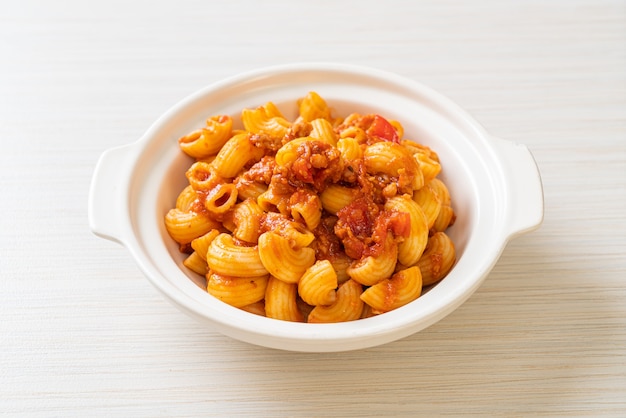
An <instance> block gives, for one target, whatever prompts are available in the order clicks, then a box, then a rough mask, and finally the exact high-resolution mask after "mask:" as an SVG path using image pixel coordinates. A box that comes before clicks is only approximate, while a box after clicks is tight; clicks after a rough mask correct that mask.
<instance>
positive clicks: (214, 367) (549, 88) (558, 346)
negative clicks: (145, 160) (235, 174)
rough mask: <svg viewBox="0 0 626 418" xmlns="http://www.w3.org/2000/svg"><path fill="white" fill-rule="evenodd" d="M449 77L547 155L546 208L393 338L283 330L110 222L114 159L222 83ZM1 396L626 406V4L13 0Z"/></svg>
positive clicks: (258, 405) (210, 405) (5, 6)
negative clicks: (218, 316) (265, 324)
mask: <svg viewBox="0 0 626 418" xmlns="http://www.w3.org/2000/svg"><path fill="white" fill-rule="evenodd" d="M309 61H331V62H340V63H349V64H359V65H368V66H373V67H377V68H381V69H384V70H388V71H393V72H396V73H398V74H401V75H403V76H407V77H411V78H413V79H416V80H418V81H420V82H422V83H425V84H427V85H429V86H431V87H433V88H435V89H437V90H438V91H440V92H441V93H443V94H445V95H447V96H448V97H450V98H451V99H453V100H454V101H456V102H457V103H459V104H460V105H461V106H463V107H464V108H466V109H467V110H468V111H469V112H470V113H471V114H472V115H473V116H475V117H476V118H477V119H478V120H479V121H480V122H481V123H482V124H483V125H484V126H485V128H486V129H487V130H488V131H489V132H491V133H492V134H494V135H496V136H498V137H501V138H504V139H508V140H512V141H516V142H520V143H523V144H525V145H527V146H528V147H529V148H530V149H531V150H532V152H533V154H534V156H535V158H536V160H537V163H538V165H539V168H540V170H541V174H542V178H543V184H544V193H545V220H544V223H543V225H542V227H541V228H540V229H539V230H537V231H535V232H533V233H531V234H528V235H524V236H522V237H520V238H517V239H515V240H513V241H511V242H510V244H509V245H508V246H507V248H506V250H505V251H504V253H503V254H502V257H501V259H500V260H499V262H498V264H497V265H496V267H495V269H494V270H493V271H492V273H491V275H490V276H489V277H488V279H487V280H486V281H485V283H484V285H483V286H482V287H481V288H480V289H479V290H478V291H477V292H476V293H475V294H474V295H473V296H472V297H471V298H470V299H469V300H468V301H467V302H466V303H465V304H464V305H463V306H461V308H459V309H458V310H457V311H455V312H454V313H452V314H451V315H450V316H448V317H446V318H445V319H444V320H442V321H440V322H439V323H437V324H435V325H433V326H431V327H430V328H428V329H426V330H424V331H422V332H419V333H418V334H415V335H413V336H411V337H408V338H405V339H403V340H401V341H397V342H394V343H391V344H387V345H383V346H380V347H376V348H372V349H367V350H361V351H354V352H346V353H336V354H301V353H288V352H281V351H275V350H270V349H264V348H259V347H255V346H251V345H247V344H244V343H241V342H237V341H234V340H232V339H230V338H227V337H224V336H222V335H220V334H218V333H216V332H215V331H213V330H211V329H208V328H207V327H206V326H204V325H202V324H200V323H197V322H195V321H193V320H191V319H190V318H188V317H187V316H186V315H184V314H183V313H181V312H179V311H178V310H177V309H175V308H174V307H173V306H171V305H170V304H169V303H167V302H166V301H165V299H164V298H163V297H162V296H161V295H160V294H159V293H158V292H157V291H156V290H155V289H154V288H153V287H152V286H151V285H150V284H149V282H148V281H147V280H146V279H145V278H144V277H143V276H142V274H141V272H140V271H139V269H138V268H137V267H136V266H135V263H134V262H133V260H132V258H131V257H130V255H129V253H128V252H127V251H126V250H125V249H124V248H122V247H121V246H119V245H116V244H114V243H111V242H108V241H104V240H101V239H99V238H97V237H95V236H94V235H93V234H92V233H91V232H90V231H89V228H88V225H87V192H88V188H89V184H90V181H91V176H92V173H93V169H94V166H95V163H96V161H97V159H98V157H99V156H100V154H101V153H102V152H103V151H104V150H106V149H108V148H111V147H114V146H117V145H122V144H127V143H130V142H133V141H135V140H136V139H138V138H139V137H140V136H141V135H142V134H143V132H144V131H145V130H146V129H147V128H148V127H149V126H150V124H151V123H152V122H153V121H154V120H156V118H157V117H159V116H160V115H161V114H162V113H163V112H164V111H165V110H167V109H168V108H169V107H170V106H172V105H173V104H175V103H176V102H177V101H179V100H181V99H182V98H184V97H185V96H187V95H188V94H190V93H192V92H193V91H195V90H197V89H199V88H201V87H204V86H205V85H207V84H209V83H212V82H214V81H217V80H219V79H222V78H224V77H226V76H230V75H233V74H236V73H240V72H243V71H247V70H251V69H254V68H258V67H264V66H268V65H275V64H284V63H292V62H309ZM0 191H1V192H2V198H0V279H1V283H2V288H1V289H0V415H6V416H11V417H14V416H24V417H51V416H55V417H56V416H58V417H68V416H80V417H84V416H107V417H111V416H129V417H131V416H132V417H139V416H145V417H156V416H176V417H199V416H216V417H217V416H220V417H221V416H224V417H232V416H259V417H281V416H285V417H312V416H316V417H326V416H327V417H362V416H385V417H387V416H428V417H433V416H441V415H449V416H470V415H473V416H481V417H485V416H589V417H598V416H615V417H619V416H626V216H625V214H626V2H625V1H623V0H613V1H611V0H595V1H594V0H570V1H565V0H554V1H535V0H531V1H510V0H505V1H496V0H484V1H463V2H461V1H451V0H444V1H439V0H438V1H435V0H432V1H430V0H425V1H416V2H409V1H406V2H405V1H400V0H388V1H384V2H376V1H361V2H348V1H345V2H336V1H330V0H323V1H317V2H303V1H287V0H269V1H265V2H254V1H244V0H235V1H223V2H209V1H186V0H179V1H161V2H148V1H120V0H112V1H106V2H80V1H75V0H67V1H58V2H48V1H36V0H23V1H19V2H18V1H6V2H3V3H2V6H1V7H0Z"/></svg>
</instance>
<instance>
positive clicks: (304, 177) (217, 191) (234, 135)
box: [164, 92, 456, 323]
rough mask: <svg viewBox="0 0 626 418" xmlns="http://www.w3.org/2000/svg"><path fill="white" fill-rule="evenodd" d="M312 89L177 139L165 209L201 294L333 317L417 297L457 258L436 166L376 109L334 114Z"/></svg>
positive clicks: (279, 311)
mask: <svg viewBox="0 0 626 418" xmlns="http://www.w3.org/2000/svg"><path fill="white" fill-rule="evenodd" d="M331 110H332V109H331V108H330V107H329V106H328V104H327V103H326V101H325V100H324V99H323V98H322V97H321V96H320V95H319V94H317V93H315V92H310V93H308V94H307V95H306V96H305V97H304V98H302V99H300V100H299V101H298V102H297V112H298V116H297V118H295V119H293V120H292V119H288V118H286V117H285V116H284V115H283V114H282V113H281V111H280V110H279V108H278V107H277V106H276V105H275V104H274V103H272V102H266V103H265V104H264V105H262V106H260V107H258V108H256V109H244V110H242V112H241V115H240V119H241V123H242V125H243V130H238V129H235V128H234V118H233V117H232V116H228V115H215V116H211V117H209V118H208V119H207V120H206V123H205V125H204V126H203V127H200V128H199V129H197V130H194V131H192V132H190V133H189V134H187V135H184V136H182V137H181V138H180V139H179V140H178V143H179V146H180V148H181V150H182V151H183V152H185V153H186V154H187V155H189V156H191V157H193V158H194V159H195V161H194V162H193V164H191V166H190V167H189V169H188V170H187V172H186V177H187V180H188V184H187V185H186V187H184V189H183V190H182V191H181V192H180V193H179V194H178V196H177V198H176V201H175V203H174V205H173V207H172V209H170V210H169V211H168V212H167V213H166V214H165V216H164V221H165V228H166V230H167V232H168V233H169V235H170V236H171V238H172V239H173V240H174V241H176V242H177V243H178V245H179V248H180V251H182V252H184V253H186V254H187V257H186V258H185V259H184V261H183V265H184V267H185V268H187V269H189V270H190V271H191V272H193V274H198V275H202V276H205V278H206V291H207V292H208V293H209V294H211V295H212V296H214V297H216V298H217V299H219V300H221V301H223V302H225V303H227V304H230V305H232V306H234V307H237V308H240V309H242V310H245V311H247V312H251V313H254V314H257V315H263V316H266V317H268V318H274V319H278V320H284V321H294V322H311V323H313V322H342V321H353V320H358V319H363V318H367V317H370V316H374V315H380V314H383V313H385V312H389V311H391V310H394V309H398V308H400V307H402V306H404V305H406V304H408V303H410V302H412V301H414V300H416V299H418V298H419V296H420V295H421V293H422V289H423V287H424V286H430V285H433V284H435V283H437V282H438V281H440V280H442V279H443V278H444V277H445V276H446V275H447V274H448V272H449V271H450V270H451V268H452V266H453V265H454V263H455V261H456V253H455V248H454V244H453V242H452V240H451V239H450V237H449V236H448V235H447V234H446V232H445V231H446V230H447V229H448V228H449V227H450V226H451V225H453V224H454V221H455V218H456V215H455V212H454V209H453V208H452V201H451V198H450V193H449V191H448V188H447V186H446V184H445V183H444V182H443V181H442V180H441V179H440V178H439V177H438V176H439V174H440V173H441V171H442V165H441V161H440V159H439V156H438V155H437V154H436V153H435V151H433V150H431V149H430V148H429V147H427V146H425V145H421V144H418V143H416V142H414V141H411V140H408V139H404V134H405V132H404V127H403V126H402V124H401V123H400V122H398V121H396V120H387V119H384V118H383V117H381V116H379V115H374V114H366V115H361V114H358V113H352V114H350V115H347V116H345V117H343V118H336V117H333V115H332V111H331Z"/></svg>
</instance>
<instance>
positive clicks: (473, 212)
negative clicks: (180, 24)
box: [89, 63, 543, 352]
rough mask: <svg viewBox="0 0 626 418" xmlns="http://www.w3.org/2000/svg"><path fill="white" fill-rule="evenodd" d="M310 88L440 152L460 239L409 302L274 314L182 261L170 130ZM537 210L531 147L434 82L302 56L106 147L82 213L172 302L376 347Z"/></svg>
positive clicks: (436, 308) (178, 183) (474, 284)
mask: <svg viewBox="0 0 626 418" xmlns="http://www.w3.org/2000/svg"><path fill="white" fill-rule="evenodd" d="M309 91H316V92H317V93H319V94H320V95H321V96H322V97H324V98H325V99H326V101H327V102H328V103H329V105H330V106H332V107H333V108H334V109H336V114H338V115H344V116H345V115H346V114H347V113H349V112H359V113H379V114H381V115H384V116H386V117H388V118H392V119H397V120H399V121H401V122H402V123H403V125H404V127H405V133H406V134H405V136H407V137H410V138H413V139H415V140H417V141H419V142H421V143H424V144H426V145H429V146H431V147H432V148H433V149H434V150H435V151H436V152H437V153H438V154H439V156H440V158H441V162H442V166H443V172H442V175H441V178H442V179H443V180H444V181H445V182H446V184H447V185H448V187H449V189H450V193H451V195H452V202H453V207H454V209H455V212H456V214H457V219H456V223H455V224H454V226H453V227H451V228H450V229H449V230H448V232H449V235H450V237H451V238H452V239H453V241H454V243H455V245H456V250H457V262H456V264H455V266H454V268H453V269H452V271H451V272H450V273H449V275H448V276H447V277H446V278H445V279H444V280H443V281H441V282H440V283H439V284H437V285H436V286H435V287H434V288H432V289H431V290H430V291H429V292H427V293H426V294H424V295H422V296H421V297H420V298H419V299H417V300H416V301H414V302H412V303H410V304H408V305H406V306H404V307H401V308H399V309H397V310H394V311H392V312H388V313H386V314H383V315H379V316H377V317H373V318H367V319H362V320H358V321H353V322H345V323H338V324H305V323H291V322H286V321H278V320H274V319H269V318H265V317H261V316H257V315H253V314H250V313H247V312H244V311H242V310H239V309H237V308H233V307H231V306H229V305H227V304H225V303H223V302H221V301H219V300H217V299H215V298H214V297H212V296H211V295H209V294H208V293H207V292H206V291H205V290H203V289H201V288H200V287H199V286H198V285H197V284H196V283H194V281H193V275H192V274H189V273H187V272H186V271H185V270H184V268H182V269H181V262H182V258H183V256H182V255H181V254H180V253H179V252H178V247H177V245H176V244H175V243H174V242H173V241H172V240H171V239H170V237H169V236H168V234H167V232H166V230H165V227H164V224H163V218H164V215H165V213H166V212H167V210H168V209H170V208H171V207H172V206H173V204H174V201H175V198H176V196H177V194H178V193H179V192H180V190H182V188H183V187H184V185H185V181H186V179H185V177H184V172H185V170H186V169H187V167H188V166H189V165H190V160H189V159H188V157H186V156H184V155H183V153H182V152H181V151H180V149H179V147H178V143H177V139H178V138H179V137H180V136H182V135H184V134H186V133H188V132H189V131H191V130H193V129H195V128H197V127H199V126H201V125H202V124H203V123H204V120H205V119H206V118H207V117H208V116H210V115H213V114H224V113H226V114H231V115H233V116H238V115H239V114H240V112H241V109H243V108H245V107H248V108H249V107H256V106H259V105H261V104H263V103H265V102H267V101H269V100H271V101H273V102H274V103H275V104H277V105H278V106H279V108H281V110H282V111H283V113H285V116H287V117H289V118H292V117H295V114H296V110H297V108H296V105H295V101H296V99H297V98H299V97H303V96H304V95H306V93H307V92H309ZM542 219H543V192H542V185H541V179H540V175H539V171H538V169H537V166H536V164H535V161H534V159H533V157H532V155H531V153H530V152H529V150H528V149H527V148H526V147H525V146H524V145H520V144H515V143H512V142H509V141H504V140H501V139H497V138H494V137H492V136H490V135H488V134H487V133H486V132H485V130H484V129H483V128H482V127H481V126H480V125H479V124H478V123H477V122H476V121H475V120H474V119H473V118H472V117H470V116H469V115H468V114H467V113H466V112H464V111H463V110H462V109H460V108H459V107H458V106H456V105H455V104H454V103H452V102H451V101H450V100H448V99H446V98H445V97H442V96H441V95H440V94H438V93H436V92H434V91H433V90H431V89H429V88H427V87H425V86H423V85H421V84H419V83H416V82H414V81H412V80H408V79H406V78H402V77H400V76H397V75H394V74H389V73H386V72H382V71H379V70H375V69H371V68H362V67H353V66H346V65H335V64H323V63H320V64H303V65H288V66H280V67H272V68H266V69H261V70H258V71H254V72H249V73H246V74H242V75H239V76H235V77H232V78H229V79H227V80H225V81H222V82H219V83H216V84H213V85H210V86H208V87H206V88H204V89H202V90H200V91H198V92H197V93H195V94H193V95H191V96H190V97H188V98H186V99H184V100H183V101H181V102H180V103H178V104H177V105H175V106H174V107H173V108H171V109H170V110H169V111H167V112H166V113H165V114H164V115H163V116H162V117H161V118H159V119H158V120H157V121H156V122H155V123H154V124H153V125H152V126H151V127H150V128H149V129H148V131H147V132H146V133H145V135H144V136H143V137H142V138H141V139H139V140H138V141H137V142H135V143H132V144H129V145H125V146H122V147H118V148H113V149H110V150H108V151H106V152H105V153H103V154H102V156H101V158H100V160H99V162H98V164H97V166H96V168H95V172H94V175H93V179H92V184H91V190H90V195H89V222H90V227H91V230H92V231H93V232H94V233H95V234H96V235H98V236H100V237H103V238H106V239H110V240H113V241H117V242H119V243H121V244H122V245H124V246H125V247H126V248H127V249H128V250H129V251H130V252H131V254H132V256H133V257H134V259H135V260H136V262H137V263H138V265H139V267H140V268H141V270H142V271H143V272H144V273H145V275H146V276H147V277H148V279H149V280H150V281H151V283H152V284H153V285H154V286H156V288H157V289H159V290H160V291H161V292H162V293H163V294H164V295H165V296H166V297H167V298H168V299H169V300H170V301H171V302H173V303H174V305H176V306H177V307H179V308H180V309H182V310H183V311H184V312H186V313H188V314H190V315H191V316H193V317H195V318H198V319H200V320H202V321H204V322H205V323H206V324H207V325H210V326H211V328H212V329H215V330H218V331H220V332H222V333H224V334H226V335H229V336H231V337H233V338H236V339H239V340H242V341H246V342H249V343H252V344H257V345H261V346H266V347H273V348H278V349H285V350H293V351H310V352H331V351H345V350H353V349H360V348H366V347H371V346H376V345H380V344H384V343H388V342H390V341H394V340H397V339H399V338H403V337H405V336H408V335H410V334H413V333H415V332H417V331H419V330H422V329H424V328H426V327H428V326H430V325H432V324H433V323H435V322H436V321H439V320H440V319H442V318H443V317H445V316H446V315H448V314H449V313H450V312H452V311H453V310H454V309H456V308H457V307H458V306H459V305H461V303H463V302H464V301H465V300H466V299H467V298H468V297H469V296H470V295H471V294H472V293H473V292H474V291H475V290H476V289H477V288H478V286H479V285H480V284H481V283H482V281H483V280H484V279H485V277H486V276H487V275H488V273H489V271H490V270H491V269H492V268H493V266H494V265H495V263H496V261H497V260H498V258H499V256H500V254H501V252H502V250H503V249H504V247H505V245H506V243H507V242H508V241H509V240H510V239H511V238H513V237H515V236H517V235H519V234H521V233H525V232H529V231H531V230H533V229H535V228H537V227H538V226H539V225H540V223H541V222H542Z"/></svg>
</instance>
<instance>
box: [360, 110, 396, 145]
mask: <svg viewBox="0 0 626 418" xmlns="http://www.w3.org/2000/svg"><path fill="white" fill-rule="evenodd" d="M367 133H368V134H369V135H373V136H377V137H379V138H381V139H384V140H385V141H390V142H395V143H397V144H399V143H400V138H399V137H398V132H396V129H395V128H394V127H393V125H392V124H391V123H389V121H388V120H387V119H385V118H383V117H382V116H380V115H375V116H374V120H373V121H372V124H371V125H370V127H369V129H368V130H367Z"/></svg>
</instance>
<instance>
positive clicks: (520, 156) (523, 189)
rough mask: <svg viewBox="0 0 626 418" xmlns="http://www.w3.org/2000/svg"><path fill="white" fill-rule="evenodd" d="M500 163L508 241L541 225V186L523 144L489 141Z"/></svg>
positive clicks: (533, 160) (528, 152) (536, 168)
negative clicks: (503, 184) (501, 164)
mask: <svg viewBox="0 0 626 418" xmlns="http://www.w3.org/2000/svg"><path fill="white" fill-rule="evenodd" d="M493 144H494V147H495V149H496V151H497V153H498V154H499V155H500V158H501V161H502V162H503V167H502V170H503V171H504V181H505V185H506V196H507V214H508V216H509V218H508V219H507V221H506V225H507V226H508V235H509V238H513V237H515V236H518V235H521V234H524V233H526V232H530V231H533V230H535V229H537V228H539V226H540V225H541V223H542V222H543V210H544V208H543V186H542V183H541V175H540V173H539V167H538V166H537V163H536V161H535V158H534V157H533V155H532V153H531V152H530V150H529V149H528V147H526V146H525V145H523V144H518V143H515V142H512V141H507V140H503V139H500V138H493Z"/></svg>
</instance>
